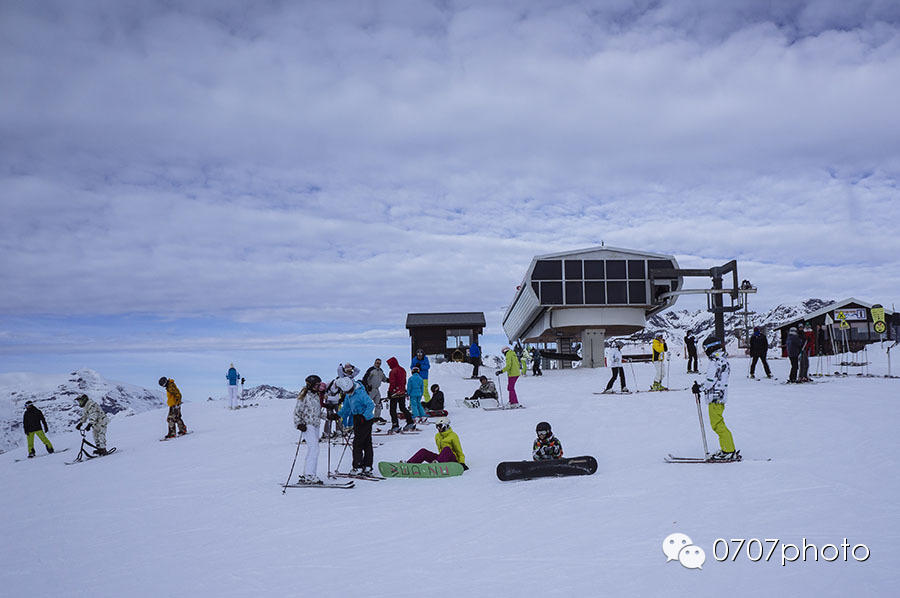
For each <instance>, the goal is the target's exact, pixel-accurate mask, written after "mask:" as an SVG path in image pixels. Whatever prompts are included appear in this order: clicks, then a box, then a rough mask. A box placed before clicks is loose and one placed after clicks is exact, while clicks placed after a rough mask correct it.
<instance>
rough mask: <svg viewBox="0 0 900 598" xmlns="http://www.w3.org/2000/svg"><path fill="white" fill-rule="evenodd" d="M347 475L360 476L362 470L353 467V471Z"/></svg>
mask: <svg viewBox="0 0 900 598" xmlns="http://www.w3.org/2000/svg"><path fill="white" fill-rule="evenodd" d="M349 474H350V475H361V474H362V469H360V468H358V467H354V468H353V469H351V470H350V472H349Z"/></svg>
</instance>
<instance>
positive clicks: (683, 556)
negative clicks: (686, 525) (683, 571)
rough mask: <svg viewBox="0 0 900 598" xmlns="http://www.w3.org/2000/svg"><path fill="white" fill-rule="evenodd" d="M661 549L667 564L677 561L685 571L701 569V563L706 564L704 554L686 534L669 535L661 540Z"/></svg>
mask: <svg viewBox="0 0 900 598" xmlns="http://www.w3.org/2000/svg"><path fill="white" fill-rule="evenodd" d="M662 549H663V554H665V555H666V562H667V563H668V562H669V561H676V560H677V561H678V562H679V563H681V565H682V566H683V567H685V568H687V569H702V568H703V563H705V562H706V552H704V550H703V549H702V548H700V547H699V546H695V545H694V542H693V541H692V540H691V539H690V537H688V535H687V534H682V533H674V534H669V535H668V536H666V539H665V540H663V545H662Z"/></svg>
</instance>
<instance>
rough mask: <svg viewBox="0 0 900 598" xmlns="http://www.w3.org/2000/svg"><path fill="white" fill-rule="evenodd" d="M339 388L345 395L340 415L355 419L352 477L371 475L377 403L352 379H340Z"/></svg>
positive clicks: (360, 384) (360, 383)
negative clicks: (373, 427)
mask: <svg viewBox="0 0 900 598" xmlns="http://www.w3.org/2000/svg"><path fill="white" fill-rule="evenodd" d="M336 384H337V387H338V388H339V389H340V390H341V393H343V395H344V404H343V406H342V407H341V410H340V411H339V412H338V414H339V415H340V416H341V417H345V418H346V417H348V416H350V417H352V418H353V469H351V470H350V474H351V475H371V474H372V462H373V460H374V450H373V449H372V424H373V423H374V421H375V403H374V402H372V397H370V396H369V393H367V392H366V388H365V387H364V386H363V384H362V382H355V381H354V380H353V379H351V378H347V377H344V378H338V380H337V382H336Z"/></svg>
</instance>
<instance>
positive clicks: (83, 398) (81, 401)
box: [75, 395, 88, 407]
mask: <svg viewBox="0 0 900 598" xmlns="http://www.w3.org/2000/svg"><path fill="white" fill-rule="evenodd" d="M75 402H76V403H78V404H79V405H80V406H82V407H84V405H85V403H87V402H88V396H87V395H79V396H77V397H75Z"/></svg>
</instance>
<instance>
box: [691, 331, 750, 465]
mask: <svg viewBox="0 0 900 598" xmlns="http://www.w3.org/2000/svg"><path fill="white" fill-rule="evenodd" d="M703 351H704V352H705V353H706V356H707V357H708V358H709V365H707V366H706V380H705V381H704V382H703V384H702V385H697V384H696V383H695V389H694V390H695V392H703V393H704V396H705V399H706V404H707V405H708V410H709V426H710V427H711V428H712V429H713V432H715V433H716V434H717V435H718V436H719V449H720V450H719V452H717V453H714V454H713V455H712V456H711V457H710V458H711V459H714V460H721V461H734V460H739V459H740V453H739V451H736V450H735V449H734V439H733V438H732V436H731V431H730V430H729V429H728V427H727V426H726V425H725V419H724V418H723V417H722V414H723V413H724V411H725V402H726V400H727V399H728V377H729V375H730V374H731V366H730V365H729V363H728V360H727V359H726V358H725V345H724V344H723V343H722V341H721V340H719V339H718V338H716V337H715V336H712V335H710V336H708V337H706V339H705V340H704V341H703Z"/></svg>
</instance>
